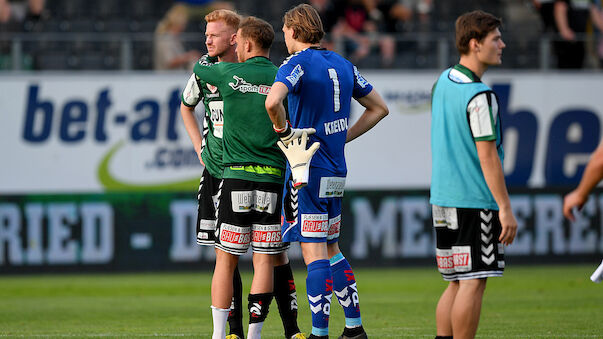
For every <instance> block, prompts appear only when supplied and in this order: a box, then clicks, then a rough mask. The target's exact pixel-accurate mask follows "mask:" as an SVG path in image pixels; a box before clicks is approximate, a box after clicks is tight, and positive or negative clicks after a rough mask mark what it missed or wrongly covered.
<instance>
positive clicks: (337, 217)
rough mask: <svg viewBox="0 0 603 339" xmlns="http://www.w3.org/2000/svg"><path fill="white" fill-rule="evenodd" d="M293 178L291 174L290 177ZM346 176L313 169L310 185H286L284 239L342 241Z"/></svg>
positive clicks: (289, 182)
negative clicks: (341, 231) (342, 211)
mask: <svg viewBox="0 0 603 339" xmlns="http://www.w3.org/2000/svg"><path fill="white" fill-rule="evenodd" d="M288 177H290V176H288ZM344 186H345V176H341V175H340V176H337V175H333V173H332V172H330V171H326V170H323V169H320V168H311V169H310V177H309V180H308V185H307V186H305V187H302V188H300V189H295V188H293V182H292V181H291V180H288V181H287V183H286V184H285V189H284V199H283V219H284V221H283V224H282V235H283V242H296V241H297V242H327V243H329V244H332V243H335V242H337V241H338V240H339V232H340V226H341V205H342V198H343V192H344Z"/></svg>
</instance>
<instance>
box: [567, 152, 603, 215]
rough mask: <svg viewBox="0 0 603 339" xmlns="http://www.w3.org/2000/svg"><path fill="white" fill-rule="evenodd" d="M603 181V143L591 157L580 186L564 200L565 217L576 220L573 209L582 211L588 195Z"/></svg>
mask: <svg viewBox="0 0 603 339" xmlns="http://www.w3.org/2000/svg"><path fill="white" fill-rule="evenodd" d="M602 179H603V142H601V143H600V144H599V147H597V149H596V150H595V152H594V153H593V155H592V156H591V158H590V160H589V162H588V165H586V169H585V170H584V174H583V175H582V179H581V180H580V184H578V187H576V189H575V190H573V191H572V192H570V193H569V194H568V195H566V196H565V198H564V199H563V215H565V217H566V218H568V219H569V220H571V221H574V220H575V216H574V213H573V211H572V209H573V208H574V207H576V208H578V209H580V208H582V206H583V205H584V204H585V203H586V201H587V200H588V194H589V193H590V191H592V190H593V188H595V186H597V184H598V183H599V182H600V181H601V180H602Z"/></svg>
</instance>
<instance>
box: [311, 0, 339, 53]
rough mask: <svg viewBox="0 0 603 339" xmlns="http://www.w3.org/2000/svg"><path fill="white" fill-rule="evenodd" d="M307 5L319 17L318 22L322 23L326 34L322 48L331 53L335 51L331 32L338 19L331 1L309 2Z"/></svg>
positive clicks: (312, 0)
mask: <svg viewBox="0 0 603 339" xmlns="http://www.w3.org/2000/svg"><path fill="white" fill-rule="evenodd" d="M308 4H309V5H311V6H312V7H314V9H316V11H317V12H318V15H320V21H322V26H323V29H324V30H325V33H326V34H325V37H324V39H323V41H322V42H321V45H322V47H324V48H326V49H328V50H331V51H334V50H336V48H335V45H334V43H333V39H332V36H331V32H332V31H333V27H334V26H335V24H337V20H338V19H339V17H338V11H337V9H336V8H335V6H334V4H333V2H332V1H331V0H309V1H308Z"/></svg>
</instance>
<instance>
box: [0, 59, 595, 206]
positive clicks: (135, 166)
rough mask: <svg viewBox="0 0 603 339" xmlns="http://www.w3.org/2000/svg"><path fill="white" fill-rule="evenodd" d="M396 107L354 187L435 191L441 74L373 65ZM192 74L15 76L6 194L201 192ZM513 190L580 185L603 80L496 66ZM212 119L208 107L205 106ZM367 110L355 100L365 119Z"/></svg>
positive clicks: (4, 155)
mask: <svg viewBox="0 0 603 339" xmlns="http://www.w3.org/2000/svg"><path fill="white" fill-rule="evenodd" d="M363 75H364V76H365V77H366V78H367V80H368V81H370V82H371V83H372V84H373V85H374V86H375V88H376V89H377V90H378V91H379V92H380V93H381V95H382V96H383V97H384V98H385V100H386V102H387V104H388V106H389V109H390V114H389V116H388V117H386V118H385V120H383V121H382V122H381V123H380V124H378V125H377V126H376V127H375V128H374V129H373V130H371V131H370V132H368V133H367V134H366V135H364V136H362V137H360V138H359V139H357V140H354V141H353V142H352V143H350V144H349V145H348V146H347V148H346V154H347V161H348V170H349V175H348V178H347V180H346V188H347V189H413V188H427V187H429V183H430V175H431V165H430V163H431V160H430V150H429V144H430V130H429V129H430V127H429V125H430V123H429V121H430V113H429V107H430V93H431V87H432V85H433V83H434V81H435V79H436V77H437V76H438V73H437V72H402V71H390V72H387V73H386V72H364V74H363ZM187 80H188V75H187V74H185V73H184V74H161V73H158V74H153V73H82V74H78V75H65V74H32V75H3V76H2V78H1V80H0V138H1V139H0V140H1V141H2V146H1V147H0V159H2V162H1V165H0V174H1V175H0V194H23V193H65V192H70V193H72V192H111V191H154V190H155V191H156V190H190V189H194V188H195V187H196V184H197V183H198V180H199V177H200V172H201V169H202V167H201V165H200V164H199V162H198V160H197V157H196V155H195V153H194V151H193V148H192V145H191V143H190V140H189V138H188V135H187V134H186V131H185V129H184V126H183V124H182V121H181V118H180V111H179V107H180V92H181V90H182V88H183V87H184V85H185V84H186V81H187ZM484 82H485V83H486V84H488V85H490V86H492V87H493V88H494V90H495V91H496V93H497V95H498V96H499V101H500V108H501V116H502V121H503V127H504V147H505V154H506V157H505V171H506V174H507V181H508V182H509V184H510V185H515V186H528V187H547V186H564V185H573V184H574V183H575V182H576V181H577V179H578V178H579V176H580V175H581V173H582V171H583V169H584V164H585V163H586V161H587V160H588V154H589V153H590V152H592V151H593V150H594V149H595V147H596V146H597V144H598V142H599V140H600V137H601V119H602V118H603V115H602V113H603V112H602V111H603V75H596V74H595V75H587V74H581V73H580V74H578V73H573V74H555V73H552V74H546V73H496V72H494V71H492V73H491V74H487V76H486V77H485V78H484ZM199 110H200V111H199V112H198V113H200V114H201V112H202V110H201V108H200V107H199ZM360 113H361V107H360V106H359V105H356V106H354V111H353V119H354V118H357V117H358V116H359V115H360Z"/></svg>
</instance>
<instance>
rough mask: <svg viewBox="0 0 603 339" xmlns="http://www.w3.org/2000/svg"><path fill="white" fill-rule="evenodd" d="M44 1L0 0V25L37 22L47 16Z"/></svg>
mask: <svg viewBox="0 0 603 339" xmlns="http://www.w3.org/2000/svg"><path fill="white" fill-rule="evenodd" d="M45 4H46V0H23V1H17V0H13V1H9V0H0V24H5V23H8V22H14V23H18V24H19V25H21V24H22V23H23V22H37V21H39V20H40V19H42V18H45V17H47V16H48V14H47V11H46V10H45Z"/></svg>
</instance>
